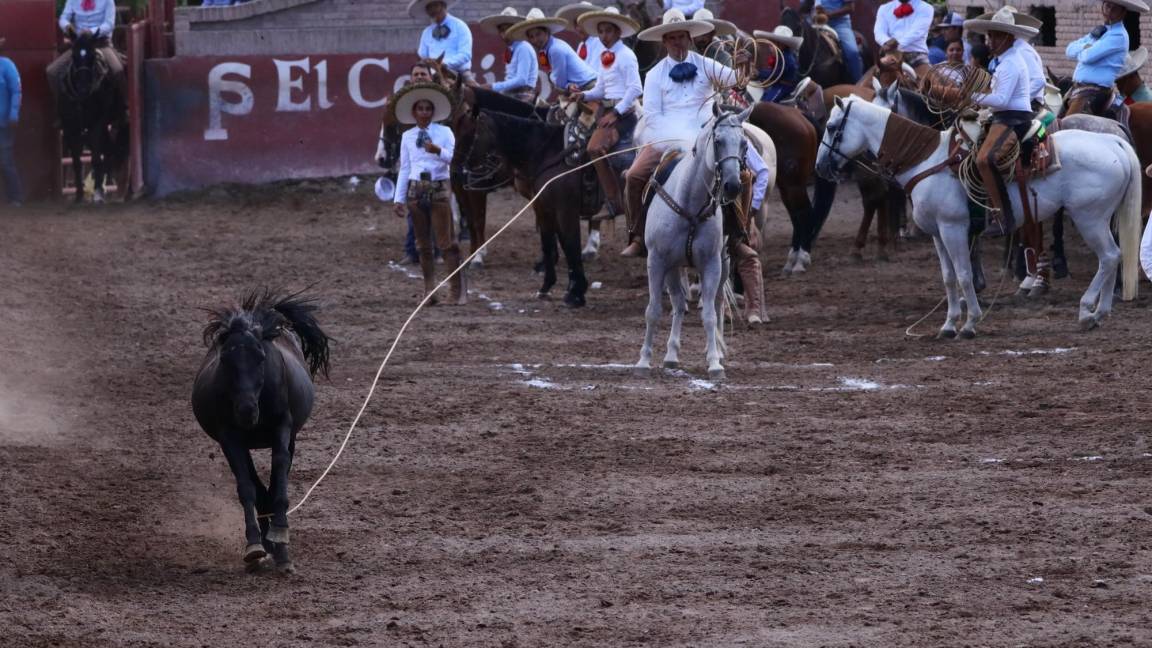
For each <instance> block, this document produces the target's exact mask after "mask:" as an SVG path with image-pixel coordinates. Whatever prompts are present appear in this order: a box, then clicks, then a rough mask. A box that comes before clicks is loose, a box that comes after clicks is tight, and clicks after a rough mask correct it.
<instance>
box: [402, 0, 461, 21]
mask: <svg viewBox="0 0 1152 648" xmlns="http://www.w3.org/2000/svg"><path fill="white" fill-rule="evenodd" d="M433 2H443V3H444V4H445V5H446V6H449V7H451V6H452V5H454V4H456V0H411V2H409V3H408V15H409V16H412V17H413V18H426V17H427V16H428V14H427V12H426V11H425V10H426V9H427V8H428V5H430V4H432V3H433Z"/></svg>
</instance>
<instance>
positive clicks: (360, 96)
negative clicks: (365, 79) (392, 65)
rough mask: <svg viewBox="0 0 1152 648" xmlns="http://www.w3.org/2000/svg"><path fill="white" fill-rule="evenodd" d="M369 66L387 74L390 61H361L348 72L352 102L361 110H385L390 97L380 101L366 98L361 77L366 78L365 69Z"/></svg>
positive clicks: (383, 59)
mask: <svg viewBox="0 0 1152 648" xmlns="http://www.w3.org/2000/svg"><path fill="white" fill-rule="evenodd" d="M369 65H373V66H375V67H378V68H380V69H382V70H384V71H385V72H387V71H388V66H389V63H388V59H386V58H382V59H371V58H369V59H360V60H359V61H356V64H355V65H353V66H352V69H351V70H348V96H349V97H352V101H353V102H355V103H356V105H357V106H360V107H361V108H383V107H384V105H385V104H387V103H388V96H387V95H385V96H384V97H382V98H380V99H375V100H372V101H369V100H368V99H365V98H364V90H363V88H362V87H361V81H362V79H361V77H362V76H364V68H366V67H368V66H369Z"/></svg>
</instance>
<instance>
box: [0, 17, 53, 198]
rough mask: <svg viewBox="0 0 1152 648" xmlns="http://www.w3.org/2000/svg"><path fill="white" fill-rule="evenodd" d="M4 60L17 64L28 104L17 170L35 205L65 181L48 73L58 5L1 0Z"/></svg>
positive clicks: (18, 134)
mask: <svg viewBox="0 0 1152 648" xmlns="http://www.w3.org/2000/svg"><path fill="white" fill-rule="evenodd" d="M0 36H3V37H5V38H7V41H8V42H7V44H6V45H5V51H4V52H3V56H7V57H9V58H11V59H12V60H13V62H15V63H16V69H17V70H18V71H19V72H20V81H21V85H22V86H23V93H24V100H23V107H22V108H21V109H20V123H19V124H18V125H17V127H16V128H17V132H16V165H17V167H19V169H20V178H21V181H22V183H23V185H24V191H25V193H26V194H27V197H28V199H29V200H42V199H45V198H49V197H50V196H53V195H55V194H56V191H57V184H58V183H59V179H60V164H59V147H60V138H59V135H58V134H57V133H56V131H54V130H53V129H52V122H53V121H54V120H55V115H54V112H53V110H52V108H51V107H50V106H51V98H50V94H49V92H48V82H47V79H46V78H45V76H44V68H46V67H47V66H48V64H49V63H51V62H52V59H54V58H55V57H56V3H55V2H54V1H53V0H0Z"/></svg>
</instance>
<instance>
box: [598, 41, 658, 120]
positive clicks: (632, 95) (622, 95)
mask: <svg viewBox="0 0 1152 648" xmlns="http://www.w3.org/2000/svg"><path fill="white" fill-rule="evenodd" d="M604 51H605V52H612V53H613V54H614V55H615V56H616V60H615V61H613V63H612V65H611V66H610V67H604V62H603V61H602V60H601V54H602V53H603V52H602V53H601V54H597V55H596V58H595V59H594V60H593V61H591V62H590V63H591V64H593V65H594V69H595V70H596V76H597V82H596V87H594V88H592V89H591V90H589V91H588V92H585V93H584V97H585V98H586V99H591V100H593V101H599V100H601V99H611V100H613V101H615V102H616V106H615V109H616V112H618V113H620V114H621V115H624V114H626V113H628V111H630V110H632V108H633V104H635V103H636V99H637V98H638V97H639V96H640V95H641V93H643V92H644V86H643V85H642V84H641V83H640V62H639V61H638V60H636V53H635V52H633V51H632V49H631V48H630V47H628V46H627V45H625V44H624V42H623V41H616V44H615V45H613V46H612V47H610V48H608V49H606V50H604Z"/></svg>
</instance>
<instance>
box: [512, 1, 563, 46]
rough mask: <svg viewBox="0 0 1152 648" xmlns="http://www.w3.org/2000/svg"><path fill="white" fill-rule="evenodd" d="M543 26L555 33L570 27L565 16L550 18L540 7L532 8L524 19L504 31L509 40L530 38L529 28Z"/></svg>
mask: <svg viewBox="0 0 1152 648" xmlns="http://www.w3.org/2000/svg"><path fill="white" fill-rule="evenodd" d="M537 27H543V28H545V29H547V30H548V31H550V32H552V33H553V34H555V33H556V32H562V31H564V30H565V29H568V21H567V20H564V19H563V18H549V17H548V16H545V15H544V12H543V11H540V10H539V9H535V8H534V9H532V10H531V11H529V12H528V13H527V14H525V16H524V20H521V21H520V22H518V23H516V24H515V25H512V26H511V27H509V28H508V31H506V32H504V37H505V38H507V39H509V40H528V30H529V29H535V28H537Z"/></svg>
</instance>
